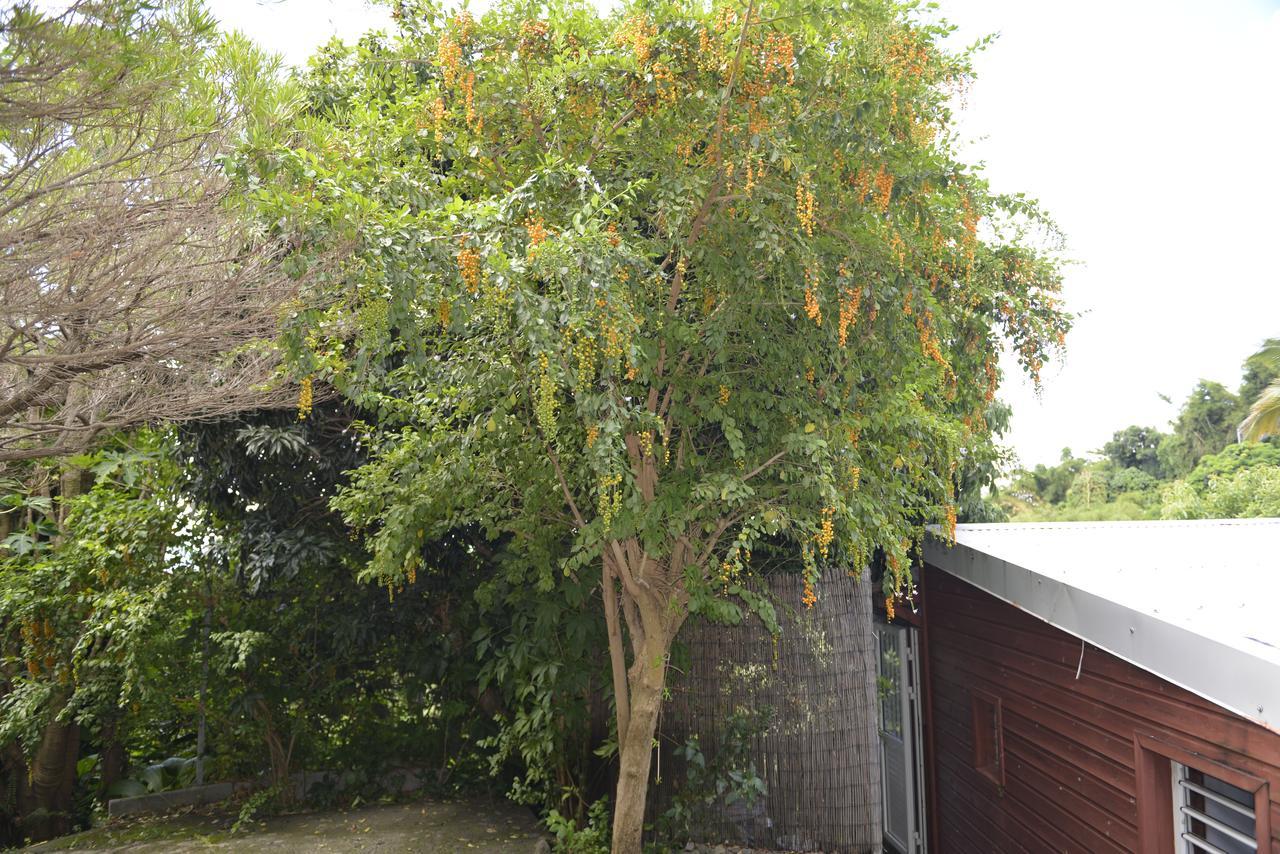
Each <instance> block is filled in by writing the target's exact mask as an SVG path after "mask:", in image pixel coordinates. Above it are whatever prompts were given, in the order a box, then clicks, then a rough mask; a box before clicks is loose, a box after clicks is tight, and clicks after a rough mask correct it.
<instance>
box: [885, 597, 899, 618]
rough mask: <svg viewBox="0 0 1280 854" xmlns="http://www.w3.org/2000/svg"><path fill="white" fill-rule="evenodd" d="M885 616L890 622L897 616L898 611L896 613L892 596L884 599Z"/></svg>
mask: <svg viewBox="0 0 1280 854" xmlns="http://www.w3.org/2000/svg"><path fill="white" fill-rule="evenodd" d="M884 615H885V616H886V617H888V618H889V619H890V620H892V619H893V618H894V617H896V616H897V611H895V610H894V607H893V597H892V596H886V597H884Z"/></svg>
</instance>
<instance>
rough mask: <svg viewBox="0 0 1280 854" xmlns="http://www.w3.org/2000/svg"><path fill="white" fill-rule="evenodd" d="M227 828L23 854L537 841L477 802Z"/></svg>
mask: <svg viewBox="0 0 1280 854" xmlns="http://www.w3.org/2000/svg"><path fill="white" fill-rule="evenodd" d="M234 821H235V815H234V814H231V815H228V814H225V813H210V812H198V811H189V812H186V813H184V814H181V815H176V816H169V817H164V818H147V819H139V820H134V821H119V822H113V823H112V824H109V825H107V826H105V827H100V828H95V829H94V830H90V831H87V832H85V833H80V834H76V835H74V836H67V837H63V838H62V839H57V840H54V841H53V842H49V843H45V844H43V845H37V846H34V847H32V848H30V849H28V850H29V851H127V852H130V854H195V852H200V854H207V852H215V851H216V852H232V851H234V852H236V854H292V852H323V854H354V852H360V851H378V852H384V854H411V852H423V853H424V854H426V852H431V854H435V852H454V851H457V852H475V854H508V852H510V854H515V852H520V854H532V852H533V851H534V847H535V845H536V844H537V841H538V839H539V838H540V837H541V836H542V834H541V833H540V832H539V830H538V827H537V824H536V822H535V821H534V818H533V816H532V814H531V813H530V812H529V811H528V810H527V809H524V808H522V807H519V806H516V805H514V804H511V803H509V802H506V801H502V800H487V799H483V798H481V799H471V800H462V801H427V800H419V801H414V802H412V803H404V804H390V805H378V806H369V807H364V808H361V809H356V810H350V811H346V812H321V813H300V814H296V815H286V816H276V817H271V818H267V819H265V820H264V821H262V822H255V823H254V825H253V827H252V828H251V829H247V830H246V829H242V830H241V831H240V832H239V833H237V834H235V835H232V834H231V833H230V827H231V824H232V823H233V822H234Z"/></svg>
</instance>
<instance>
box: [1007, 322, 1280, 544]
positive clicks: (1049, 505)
mask: <svg viewBox="0 0 1280 854" xmlns="http://www.w3.org/2000/svg"><path fill="white" fill-rule="evenodd" d="M1275 349H1276V341H1274V340H1272V341H1268V342H1267V345H1266V346H1264V347H1263V349H1262V350H1261V351H1259V352H1258V353H1255V354H1254V355H1252V356H1250V357H1249V358H1248V359H1246V360H1245V362H1244V371H1243V376H1242V378H1241V381H1240V385H1239V388H1238V389H1237V390H1236V391H1232V390H1231V389H1229V388H1227V387H1226V386H1224V385H1223V384H1222V383H1218V382H1210V381H1208V380H1201V381H1200V382H1199V383H1197V384H1196V386H1195V388H1193V389H1192V391H1191V394H1190V395H1188V396H1187V399H1186V401H1185V402H1184V403H1183V404H1182V408H1181V409H1180V410H1179V412H1178V416H1177V418H1176V419H1174V420H1173V421H1171V422H1170V424H1169V430H1168V431H1167V432H1166V431H1162V430H1160V429H1157V428H1155V427H1144V426H1139V425H1131V426H1129V427H1124V428H1122V429H1119V430H1117V431H1116V432H1115V434H1114V435H1113V436H1112V437H1111V440H1110V441H1109V442H1107V443H1106V444H1105V445H1103V446H1102V447H1101V448H1099V449H1097V450H1095V451H1092V452H1090V454H1089V455H1088V456H1087V457H1079V456H1076V455H1075V454H1073V453H1072V451H1071V449H1070V448H1064V449H1063V451H1062V460H1061V462H1059V463H1058V464H1057V465H1055V466H1046V465H1037V466H1036V467H1035V468H1032V469H1015V470H1014V471H1013V472H1011V473H1010V479H1009V483H1008V485H1007V486H1006V487H1005V488H1003V489H1002V490H1000V491H999V492H998V493H997V494H996V495H995V496H993V497H994V498H995V499H996V502H997V503H998V504H999V505H1000V506H1001V507H1002V508H1003V509H1004V510H1005V512H1006V513H1007V514H1008V518H1009V519H1010V520H1011V521H1015V522H1033V521H1034V522H1043V521H1093V520H1107V519H1202V518H1235V517H1258V516H1280V436H1276V435H1270V436H1264V437H1263V438H1262V440H1261V441H1244V442H1242V441H1239V436H1238V428H1239V426H1240V424H1241V423H1242V422H1243V421H1244V420H1245V419H1246V417H1248V415H1249V411H1250V407H1251V406H1253V405H1254V404H1255V402H1257V401H1259V400H1260V399H1261V398H1262V397H1263V395H1264V394H1265V393H1266V392H1267V389H1268V387H1269V386H1270V385H1271V384H1272V383H1274V382H1276V381H1277V378H1278V377H1280V364H1277V361H1276V359H1275V358H1274V353H1275Z"/></svg>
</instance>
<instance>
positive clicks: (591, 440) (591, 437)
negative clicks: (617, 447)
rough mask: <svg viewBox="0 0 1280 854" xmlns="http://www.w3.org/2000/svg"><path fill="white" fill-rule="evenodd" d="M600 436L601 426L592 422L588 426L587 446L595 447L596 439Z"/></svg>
mask: <svg viewBox="0 0 1280 854" xmlns="http://www.w3.org/2000/svg"><path fill="white" fill-rule="evenodd" d="M599 438H600V428H599V427H597V426H596V425H594V424H592V425H591V426H590V427H588V428H587V447H588V448H594V447H595V445H596V441H597V440H598V439H599Z"/></svg>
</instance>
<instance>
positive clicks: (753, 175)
mask: <svg viewBox="0 0 1280 854" xmlns="http://www.w3.org/2000/svg"><path fill="white" fill-rule="evenodd" d="M752 133H754V131H752ZM762 177H764V165H763V164H761V165H760V167H759V168H757V167H756V165H755V158H753V157H752V156H751V155H749V154H748V155H747V181H746V183H745V184H743V185H742V189H743V191H744V192H746V193H748V194H750V192H751V191H752V190H754V189H755V187H756V181H757V180H759V179H760V178H762Z"/></svg>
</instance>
